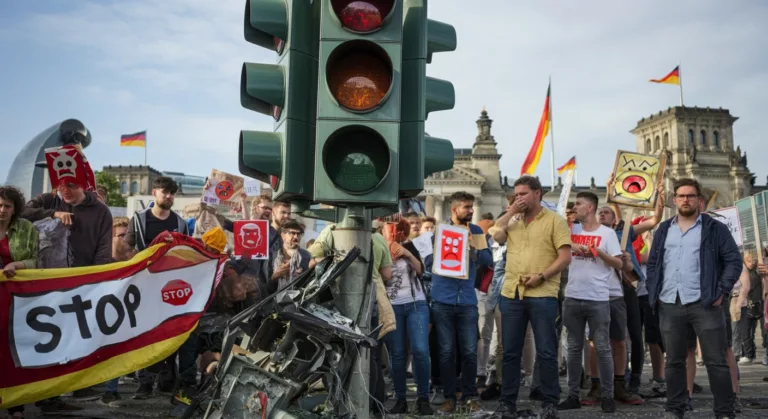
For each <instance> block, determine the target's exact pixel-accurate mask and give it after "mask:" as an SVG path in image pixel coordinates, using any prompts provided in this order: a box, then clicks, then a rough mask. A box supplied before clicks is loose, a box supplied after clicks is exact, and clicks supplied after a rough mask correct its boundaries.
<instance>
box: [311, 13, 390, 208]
mask: <svg viewBox="0 0 768 419" xmlns="http://www.w3.org/2000/svg"><path fill="white" fill-rule="evenodd" d="M321 3H322V6H321V11H320V50H319V54H318V63H319V66H318V67H319V69H318V81H317V129H316V143H315V144H316V145H315V161H314V181H315V185H314V199H315V201H317V202H322V203H328V204H333V205H336V206H365V207H378V206H382V205H395V204H397V198H398V177H399V163H400V160H399V145H400V139H399V138H400V123H399V121H400V114H401V109H400V100H401V84H402V81H401V71H402V25H403V15H402V13H403V3H402V0H329V1H323V2H321Z"/></svg>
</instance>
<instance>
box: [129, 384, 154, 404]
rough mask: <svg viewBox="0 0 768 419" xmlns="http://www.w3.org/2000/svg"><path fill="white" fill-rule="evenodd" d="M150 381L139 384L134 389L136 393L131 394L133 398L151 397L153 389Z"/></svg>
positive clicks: (143, 398) (144, 398)
mask: <svg viewBox="0 0 768 419" xmlns="http://www.w3.org/2000/svg"><path fill="white" fill-rule="evenodd" d="M153 387H154V386H153V385H152V383H146V384H141V385H139V389H138V390H136V393H134V395H133V399H134V400H146V399H148V398H150V397H152V390H153Z"/></svg>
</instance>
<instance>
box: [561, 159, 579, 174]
mask: <svg viewBox="0 0 768 419" xmlns="http://www.w3.org/2000/svg"><path fill="white" fill-rule="evenodd" d="M575 169H576V156H573V157H571V159H570V160H568V161H567V162H565V164H564V165H562V166H560V167H558V168H557V174H558V175H562V174H563V172H565V171H566V170H575Z"/></svg>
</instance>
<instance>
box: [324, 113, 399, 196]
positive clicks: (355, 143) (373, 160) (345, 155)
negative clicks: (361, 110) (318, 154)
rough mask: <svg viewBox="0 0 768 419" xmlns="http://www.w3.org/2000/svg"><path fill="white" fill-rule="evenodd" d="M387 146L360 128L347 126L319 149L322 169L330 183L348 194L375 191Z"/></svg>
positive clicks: (386, 160) (384, 165)
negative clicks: (321, 149)
mask: <svg viewBox="0 0 768 419" xmlns="http://www.w3.org/2000/svg"><path fill="white" fill-rule="evenodd" d="M389 160H390V156H389V147H388V146H387V143H386V142H385V141H384V138H382V137H381V135H380V134H379V133H378V132H376V131H374V130H373V129H371V128H368V127H364V126H359V125H357V126H354V125H353V126H348V127H344V128H342V129H340V130H338V131H336V132H335V133H333V134H331V136H330V137H329V139H328V141H327V142H326V143H325V146H324V147H323V167H324V168H325V171H326V173H327V174H328V177H329V178H330V179H331V182H333V184H334V185H335V186H336V187H337V188H340V189H343V190H345V191H347V192H349V193H351V194H363V193H366V192H368V191H370V190H372V189H374V188H376V187H377V186H378V185H379V184H380V183H381V181H382V180H384V178H385V177H386V176H387V172H388V171H389V165H390V161H389Z"/></svg>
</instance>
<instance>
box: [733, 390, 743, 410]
mask: <svg viewBox="0 0 768 419" xmlns="http://www.w3.org/2000/svg"><path fill="white" fill-rule="evenodd" d="M743 410H744V405H743V404H741V399H739V396H737V395H735V394H734V395H733V411H734V412H736V413H741V412H742V411H743Z"/></svg>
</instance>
